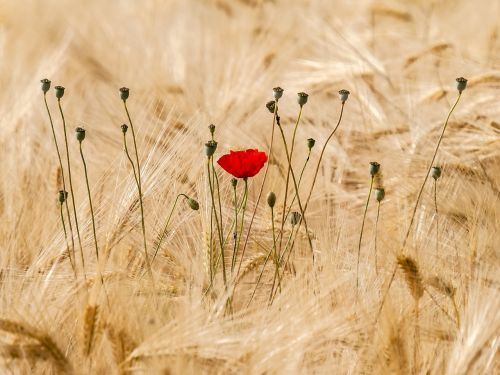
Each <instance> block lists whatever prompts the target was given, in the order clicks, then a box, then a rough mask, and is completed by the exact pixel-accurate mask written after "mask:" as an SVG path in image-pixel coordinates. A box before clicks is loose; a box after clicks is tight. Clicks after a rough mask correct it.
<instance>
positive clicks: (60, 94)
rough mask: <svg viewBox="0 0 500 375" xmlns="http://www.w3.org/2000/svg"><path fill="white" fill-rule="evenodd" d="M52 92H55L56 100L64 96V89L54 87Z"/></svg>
mask: <svg viewBox="0 0 500 375" xmlns="http://www.w3.org/2000/svg"><path fill="white" fill-rule="evenodd" d="M54 90H56V98H57V99H61V98H62V97H63V96H64V87H62V86H56V87H54Z"/></svg>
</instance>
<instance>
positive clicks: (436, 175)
mask: <svg viewBox="0 0 500 375" xmlns="http://www.w3.org/2000/svg"><path fill="white" fill-rule="evenodd" d="M431 176H432V178H433V179H435V180H437V179H438V178H439V177H441V168H440V167H432V169H431Z"/></svg>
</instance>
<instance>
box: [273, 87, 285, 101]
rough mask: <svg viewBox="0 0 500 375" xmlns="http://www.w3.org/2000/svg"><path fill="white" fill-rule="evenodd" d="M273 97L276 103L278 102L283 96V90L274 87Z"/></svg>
mask: <svg viewBox="0 0 500 375" xmlns="http://www.w3.org/2000/svg"><path fill="white" fill-rule="evenodd" d="M273 96H274V99H276V101H278V100H279V99H280V98H281V97H282V96H283V89H282V88H281V87H275V88H274V89H273Z"/></svg>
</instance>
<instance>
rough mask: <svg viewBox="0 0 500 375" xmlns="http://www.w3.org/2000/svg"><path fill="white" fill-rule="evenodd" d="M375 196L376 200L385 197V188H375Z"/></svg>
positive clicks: (380, 200)
mask: <svg viewBox="0 0 500 375" xmlns="http://www.w3.org/2000/svg"><path fill="white" fill-rule="evenodd" d="M375 198H377V201H378V202H382V201H383V200H384V198H385V190H384V188H376V189H375Z"/></svg>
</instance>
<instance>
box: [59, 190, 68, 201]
mask: <svg viewBox="0 0 500 375" xmlns="http://www.w3.org/2000/svg"><path fill="white" fill-rule="evenodd" d="M66 199H68V192H67V191H64V190H59V203H64V202H65V201H66Z"/></svg>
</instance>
